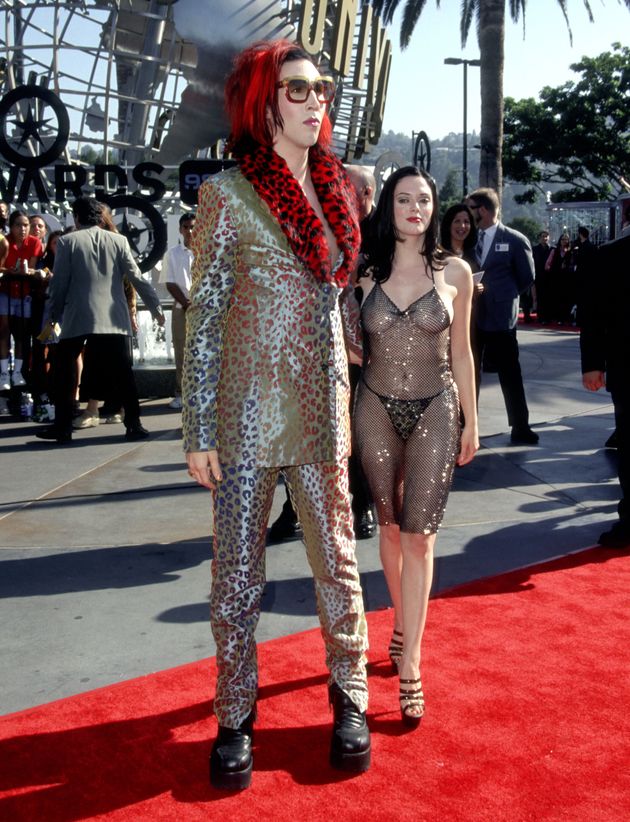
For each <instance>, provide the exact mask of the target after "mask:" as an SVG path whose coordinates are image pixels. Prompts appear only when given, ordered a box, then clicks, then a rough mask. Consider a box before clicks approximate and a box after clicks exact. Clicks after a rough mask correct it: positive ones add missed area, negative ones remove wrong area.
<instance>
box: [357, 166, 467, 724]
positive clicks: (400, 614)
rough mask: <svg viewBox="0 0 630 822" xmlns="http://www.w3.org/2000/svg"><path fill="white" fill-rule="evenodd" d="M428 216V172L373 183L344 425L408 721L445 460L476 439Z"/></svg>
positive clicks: (459, 312)
mask: <svg viewBox="0 0 630 822" xmlns="http://www.w3.org/2000/svg"><path fill="white" fill-rule="evenodd" d="M438 226H439V223H438V201H437V192H436V189H435V182H434V181H433V179H432V178H431V177H430V176H429V175H428V174H426V172H424V171H423V170H421V169H417V168H415V167H413V166H408V167H406V168H401V169H399V170H398V171H396V172H394V173H393V174H392V175H391V177H389V179H388V180H387V182H386V183H385V185H384V187H383V190H382V192H381V196H380V199H379V202H378V206H377V207H376V210H375V211H374V212H373V214H372V217H371V219H370V222H369V225H368V232H367V235H368V236H367V238H366V240H365V241H364V245H363V250H364V253H365V264H364V267H363V275H364V277H365V279H363V280H361V283H362V285H363V292H364V299H363V303H362V308H361V319H362V324H363V334H364V347H365V352H364V361H363V373H362V377H361V381H360V383H359V386H358V389H357V400H356V405H355V409H354V433H355V436H356V440H355V442H356V444H357V448H358V453H359V457H360V459H361V463H362V465H363V470H364V471H365V475H366V477H367V479H368V482H369V484H370V490H371V492H372V497H373V498H374V502H375V504H376V509H377V515H378V522H379V525H380V546H379V547H380V554H381V562H382V563H383V570H384V573H385V579H386V581H387V587H388V589H389V592H390V595H391V598H392V603H393V605H394V634H393V637H392V642H391V644H390V648H389V655H390V659H391V661H392V666H393V667H394V669H395V670H397V671H398V674H399V676H400V710H401V715H402V721H403V723H404V724H405V725H406V726H408V727H417V725H418V724H419V722H420V720H421V718H422V716H423V715H424V695H423V692H422V683H421V679H420V650H421V641H422V634H423V631H424V625H425V621H426V615H427V606H428V600H429V591H430V589H431V580H432V574H433V547H434V545H435V539H436V534H437V530H438V528H439V526H440V524H441V521H442V517H443V515H444V509H445V507H446V501H447V498H448V494H449V490H450V487H451V481H452V475H453V468H454V465H455V463H456V462H457V464H458V465H464V464H465V463H467V462H469V461H470V460H471V459H472V458H473V456H474V454H475V451H476V450H477V448H478V447H479V439H478V434H477V411H476V404H475V386H474V374H473V361H472V355H471V351H470V337H469V323H470V303H471V296H472V288H473V286H472V277H471V273H470V268H469V266H468V265H467V264H466V263H465V262H463V261H462V260H460V259H458V258H457V257H455V256H452V255H448V254H445V253H444V252H443V250H442V249H441V248H440V247H439V245H438ZM460 410H461V411H462V412H463V414H464V417H465V420H466V422H465V425H464V426H463V427H462V428H461V430H460Z"/></svg>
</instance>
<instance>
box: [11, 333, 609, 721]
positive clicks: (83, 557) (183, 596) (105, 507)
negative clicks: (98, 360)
mask: <svg viewBox="0 0 630 822" xmlns="http://www.w3.org/2000/svg"><path fill="white" fill-rule="evenodd" d="M519 341H520V345H521V363H522V367H523V373H524V376H525V387H526V393H527V398H528V401H529V405H530V412H531V422H532V424H533V425H534V427H535V428H536V430H537V431H538V432H539V433H540V445H539V446H538V447H536V448H529V447H513V446H510V444H509V432H508V428H507V421H506V416H505V410H504V406H503V400H502V397H501V393H500V391H499V388H498V385H497V380H496V377H495V376H494V375H486V376H485V377H484V382H483V385H482V389H481V399H480V424H481V434H482V449H481V451H480V452H479V454H478V456H477V457H476V459H475V460H474V461H473V463H472V464H471V465H469V466H466V467H465V468H461V469H457V471H456V478H455V485H454V490H453V493H452V494H451V497H450V500H449V505H448V509H447V513H446V518H445V522H444V525H443V527H442V529H441V531H440V534H439V537H438V541H437V562H436V574H435V585H434V590H435V591H439V590H443V589H444V588H448V587H451V586H453V585H456V584H459V583H461V582H465V581H468V580H472V579H476V578H480V577H485V576H489V575H493V574H497V573H500V572H502V571H506V570H509V569H512V568H517V567H521V566H525V565H529V564H532V563H534V562H538V561H541V560H545V559H549V558H551V557H554V556H558V555H560V554H566V553H570V552H572V551H577V550H580V549H582V548H585V547H587V546H590V545H593V544H594V543H595V542H596V540H597V536H598V534H599V533H600V532H601V531H602V530H603V529H604V528H605V527H606V526H607V524H608V523H609V522H612V521H614V519H615V517H616V502H617V499H618V486H617V483H616V473H615V465H614V459H615V457H614V453H612V452H609V451H605V450H604V449H603V443H604V442H605V440H606V439H607V437H608V436H609V434H610V433H611V431H612V427H613V416H612V405H611V403H610V398H609V396H608V395H607V394H605V393H602V392H600V393H599V394H596V395H593V394H589V393H587V392H586V391H584V389H583V388H582V386H581V378H580V373H579V350H578V337H577V335H576V334H574V333H570V332H559V331H548V330H538V329H535V328H531V327H526V328H524V329H523V330H522V331H520V332H519ZM167 403H168V400H159V401H151V402H147V403H145V404H144V409H143V421H144V424H145V425H146V427H147V428H149V429H150V430H151V432H152V434H153V436H152V438H151V439H150V440H148V441H146V442H142V443H139V444H138V443H127V442H126V441H125V439H124V437H123V433H124V428H123V426H121V425H118V426H116V425H101V426H99V427H98V428H94V429H89V430H86V431H81V432H78V433H77V434H76V435H75V439H74V441H73V443H72V445H70V446H64V447H55V446H51V445H48V444H46V443H44V442H42V441H40V440H36V439H35V438H34V436H33V435H34V432H35V430H36V425H35V424H32V423H20V422H15V421H11V420H10V419H7V418H0V454H1V458H2V484H1V489H0V620H1V624H2V628H3V632H2V640H1V642H0V653H1V656H2V674H1V683H0V713H9V712H12V711H17V710H20V709H22V708H27V707H30V706H32V705H37V704H40V703H44V702H49V701H51V700H53V699H57V698H60V697H64V696H68V695H71V694H75V693H78V692H81V691H85V690H89V689H92V688H95V687H98V686H101V685H106V684H110V683H113V682H117V681H120V680H124V679H128V678H130V677H134V676H139V675H142V674H146V673H150V672H152V671H156V670H160V669H163V668H169V667H172V666H174V665H178V664H182V663H185V662H190V661H194V660H197V659H201V658H204V657H206V656H211V655H212V654H213V653H214V645H213V643H212V637H211V634H210V630H209V627H208V589H209V577H210V559H209V558H210V548H209V541H210V534H211V522H210V499H209V495H208V492H206V491H204V490H203V489H201V488H198V487H197V486H195V485H193V484H192V483H191V481H190V479H189V477H188V475H187V474H186V472H185V470H184V468H183V457H182V452H181V446H180V442H179V415H178V414H175V413H174V412H172V411H171V410H170V409H169V408H168V407H167ZM282 501H283V489H282V488H279V489H278V493H277V495H276V499H275V504H274V511H273V514H272V516H275V515H276V514H277V513H278V512H279V510H280V507H281V505H282ZM357 554H358V558H359V565H360V570H361V574H362V581H363V586H364V592H365V600H366V607H367V608H368V609H376V608H381V607H384V606H386V605H387V604H388V596H387V593H386V589H385V585H384V581H383V576H382V573H381V571H380V563H379V559H378V541H377V539H376V538H374V539H370V540H365V541H362V542H359V543H358V550H357ZM267 565H268V579H269V584H268V586H267V589H266V593H265V597H264V608H263V614H262V617H261V621H260V626H259V630H258V634H257V636H258V639H259V640H265V639H269V638H272V637H276V636H282V635H286V634H290V633H294V632H296V631H301V630H304V629H306V628H310V627H313V626H315V625H316V624H317V617H316V612H315V602H314V596H313V587H312V582H311V577H310V573H309V570H308V566H307V563H306V560H305V558H304V551H303V547H302V545H301V544H300V543H289V544H287V545H283V546H274V547H270V548H269V549H268V553H267ZM322 663H323V651H322Z"/></svg>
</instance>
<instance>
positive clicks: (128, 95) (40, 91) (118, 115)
mask: <svg viewBox="0 0 630 822" xmlns="http://www.w3.org/2000/svg"><path fill="white" fill-rule="evenodd" d="M2 6H4V8H5V10H4V12H3V13H4V17H5V19H4V21H3V22H4V26H3V31H4V32H5V33H6V35H7V36H6V40H4V41H2V40H0V93H1V95H2V96H1V98H0V170H1V175H0V189H1V191H0V196H1V198H2V199H4V200H6V201H7V202H9V203H12V204H18V203H20V204H23V205H26V206H27V207H29V208H30V209H31V210H32V209H33V208H37V210H40V211H43V212H45V213H46V215H47V216H48V217H49V218H53V217H55V216H56V217H57V218H58V219H59V220H60V221H61V220H63V219H65V215H66V213H67V211H68V202H69V201H71V200H73V199H74V198H75V197H76V196H79V195H80V194H94V195H96V196H98V197H99V198H100V199H102V200H104V201H106V202H108V203H109V204H110V206H111V207H112V210H114V212H115V216H116V219H117V222H119V223H124V226H123V227H124V228H125V230H126V232H127V233H128V234H130V235H131V236H130V239H133V240H134V242H133V243H132V245H134V248H135V251H136V253H137V255H138V260H139V263H140V265H141V268H142V269H143V270H148V269H149V268H151V267H152V266H153V265H154V264H155V262H156V261H157V260H159V259H160V258H161V256H162V255H163V253H164V251H165V248H166V228H165V219H166V218H167V217H168V215H171V214H172V215H177V214H179V213H180V211H181V204H182V203H184V204H186V205H193V204H194V203H195V201H196V192H197V188H198V187H199V185H200V183H201V182H202V181H203V179H205V177H206V176H207V175H208V174H211V173H213V172H214V171H216V170H218V169H219V168H220V167H222V165H223V164H224V160H223V139H224V138H225V137H226V136H227V130H228V128H227V123H226V121H225V115H224V111H223V86H224V80H225V77H226V75H227V74H228V72H229V70H230V67H231V63H232V59H233V57H234V55H235V54H236V53H237V52H238V51H240V50H241V49H242V48H243V46H245V45H247V44H248V43H251V42H253V41H255V40H258V39H277V38H279V37H285V38H287V39H289V40H293V41H295V42H297V43H299V44H300V45H301V46H302V47H303V48H304V49H305V50H306V51H307V52H308V53H309V54H311V55H312V56H313V59H314V60H316V61H319V62H320V63H321V64H322V66H323V68H324V69H325V70H326V72H327V73H331V74H333V75H334V76H335V78H336V79H337V81H338V93H337V95H336V97H335V100H334V102H333V104H332V107H331V118H332V120H333V123H334V128H333V148H334V150H335V152H336V153H337V154H338V155H339V156H340V157H341V158H342V159H343V160H344V161H349V160H353V159H358V158H360V157H361V156H362V155H363V154H364V153H366V152H368V151H369V150H370V147H371V146H373V145H375V144H376V143H377V142H378V139H379V136H380V133H381V128H382V120H383V112H384V107H385V99H386V93H387V82H388V77H389V68H390V64H391V54H392V50H391V43H390V41H389V39H388V37H387V35H386V32H385V30H384V29H383V27H382V25H381V23H380V21H379V20H378V19H377V18H376V17H374V16H373V14H372V10H371V8H370V7H368V6H365V5H363V3H362V2H361V0H328V1H327V2H326V0H303V2H293V1H292V0H275V2H274V1H273V0H272V1H271V2H270V0H119V2H99V0H80V1H79V0H75V1H74V2H72V1H71V2H47V1H46V0H22V2H20V3H19V4H18V3H11V4H9V3H3V4H2ZM49 222H50V219H49Z"/></svg>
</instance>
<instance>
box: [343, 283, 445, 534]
mask: <svg viewBox="0 0 630 822" xmlns="http://www.w3.org/2000/svg"><path fill="white" fill-rule="evenodd" d="M361 320H362V324H363V334H364V349H365V350H364V368H363V373H362V377H361V380H360V382H359V386H358V389H357V398H356V404H355V408H354V414H353V424H354V435H355V436H354V443H355V447H356V448H357V452H358V456H359V459H360V460H361V465H362V467H363V470H364V472H365V475H366V477H367V479H368V483H369V485H370V490H371V492H372V497H373V499H374V502H375V505H376V509H377V515H378V521H379V524H380V525H391V524H397V525H399V526H400V528H401V530H402V531H405V532H406V533H416V534H434V533H436V531H437V530H438V528H439V526H440V524H441V522H442V518H443V516H444V509H445V507H446V502H447V499H448V494H449V491H450V487H451V482H452V478H453V468H454V465H455V458H456V457H457V454H458V452H459V434H460V427H459V401H458V397H457V387H456V385H455V383H454V381H453V373H452V370H451V361H450V326H451V319H450V316H449V313H448V310H447V308H446V306H445V305H444V303H443V301H442V299H441V297H440V295H439V293H438V291H437V289H436V288H435V287H433V288H431V289H430V290H429V291H428V292H427V293H426V294H423V295H422V296H421V297H419V298H418V299H417V300H415V301H414V302H413V303H412V304H411V305H409V306H408V307H407V308H406V309H405V310H401V309H400V308H399V307H398V306H397V305H396V304H395V303H393V302H392V300H391V299H390V298H389V297H388V296H387V294H386V293H385V291H384V290H383V289H382V288H381V286H380V284H378V283H377V284H376V285H375V286H374V287H373V288H372V290H371V291H370V293H369V294H368V296H367V298H366V299H365V301H364V303H363V306H362V309H361Z"/></svg>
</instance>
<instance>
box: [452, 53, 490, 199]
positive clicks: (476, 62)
mask: <svg viewBox="0 0 630 822" xmlns="http://www.w3.org/2000/svg"><path fill="white" fill-rule="evenodd" d="M444 63H445V64H446V65H447V66H460V65H461V66H463V67H464V151H463V183H464V197H466V195H467V194H468V66H480V65H481V60H464V59H463V58H462V57H447V58H446V59H445V60H444Z"/></svg>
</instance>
